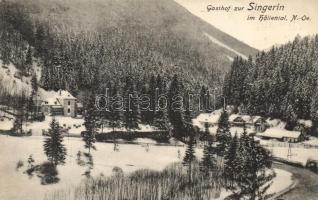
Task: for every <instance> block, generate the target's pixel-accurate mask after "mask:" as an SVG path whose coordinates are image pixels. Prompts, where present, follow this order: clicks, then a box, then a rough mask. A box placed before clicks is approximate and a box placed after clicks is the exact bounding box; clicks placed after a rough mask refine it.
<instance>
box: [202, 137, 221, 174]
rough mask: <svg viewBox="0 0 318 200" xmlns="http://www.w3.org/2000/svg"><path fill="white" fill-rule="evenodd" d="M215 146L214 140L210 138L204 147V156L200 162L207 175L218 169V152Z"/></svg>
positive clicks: (203, 171)
mask: <svg viewBox="0 0 318 200" xmlns="http://www.w3.org/2000/svg"><path fill="white" fill-rule="evenodd" d="M215 153H216V152H215V148H214V147H213V141H212V140H209V141H208V143H207V144H205V145H204V148H203V157H202V161H201V163H200V170H201V172H202V173H203V174H205V175H210V174H211V173H212V172H213V171H214V170H216V162H217V161H216V157H215V156H216V154H215Z"/></svg>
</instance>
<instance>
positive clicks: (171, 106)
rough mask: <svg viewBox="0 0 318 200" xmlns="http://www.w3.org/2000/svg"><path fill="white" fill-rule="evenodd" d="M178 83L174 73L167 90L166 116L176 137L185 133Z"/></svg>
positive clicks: (181, 98) (181, 99) (181, 97)
mask: <svg viewBox="0 0 318 200" xmlns="http://www.w3.org/2000/svg"><path fill="white" fill-rule="evenodd" d="M180 85H181V84H180V83H179V80H178V77H177V75H174V77H173V79H172V81H171V83H170V87H169V91H168V116H169V120H170V123H171V125H172V127H173V129H174V133H175V136H176V137H182V136H184V134H185V133H184V127H185V125H184V122H183V109H184V105H183V96H182V92H181V86H180Z"/></svg>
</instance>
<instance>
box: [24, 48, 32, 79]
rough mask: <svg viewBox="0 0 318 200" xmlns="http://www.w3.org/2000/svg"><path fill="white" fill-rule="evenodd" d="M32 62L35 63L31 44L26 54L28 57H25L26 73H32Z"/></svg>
mask: <svg viewBox="0 0 318 200" xmlns="http://www.w3.org/2000/svg"><path fill="white" fill-rule="evenodd" d="M32 64H33V61H32V50H31V47H30V46H29V48H28V51H27V54H26V58H25V65H26V66H25V68H26V70H25V72H26V74H29V73H30V70H31V69H32Z"/></svg>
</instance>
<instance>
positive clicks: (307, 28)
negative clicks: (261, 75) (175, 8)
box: [175, 0, 318, 50]
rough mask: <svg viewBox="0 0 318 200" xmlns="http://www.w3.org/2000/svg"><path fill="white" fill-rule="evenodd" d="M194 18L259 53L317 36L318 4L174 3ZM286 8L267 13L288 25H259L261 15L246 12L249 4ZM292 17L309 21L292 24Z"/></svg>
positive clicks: (286, 0)
mask: <svg viewBox="0 0 318 200" xmlns="http://www.w3.org/2000/svg"><path fill="white" fill-rule="evenodd" d="M175 1H176V2H177V3H179V4H180V5H182V6H183V7H185V8H186V9H187V10H188V11H190V12H191V13H193V14H194V15H196V16H198V17H200V18H201V19H203V20H205V21H206V22H208V23H210V24H212V25H213V26H215V27H217V28H219V29H220V30H222V31H223V32H225V33H228V34H229V35H232V36H233V37H235V38H237V39H238V40H241V41H243V42H245V43H247V44H248V45H250V46H252V47H254V48H257V49H259V50H265V49H268V48H270V47H271V46H273V45H278V44H284V43H286V42H288V41H290V40H293V39H294V38H295V36H297V35H300V36H305V35H313V34H316V33H318V0H175ZM251 2H254V3H255V4H258V5H277V4H278V3H279V4H280V5H283V6H284V10H282V11H267V12H266V13H264V14H267V15H272V16H276V15H279V16H285V15H286V16H287V19H288V21H267V22H260V21H259V20H258V17H259V15H260V14H262V13H261V12H260V11H247V8H249V4H250V3H251ZM208 5H212V6H213V7H220V6H231V9H232V10H230V11H229V12H226V11H210V12H208V10H207V6H208ZM234 6H241V7H244V9H243V11H233V7H234ZM248 15H254V16H256V17H257V20H255V21H249V20H247V17H248ZM293 15H298V16H303V15H306V16H308V17H309V18H310V20H305V21H302V20H298V21H296V22H295V21H294V22H290V19H292V16H293Z"/></svg>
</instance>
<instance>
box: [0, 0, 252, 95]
mask: <svg viewBox="0 0 318 200" xmlns="http://www.w3.org/2000/svg"><path fill="white" fill-rule="evenodd" d="M0 5H1V6H0V13H1V23H0V30H1V31H0V40H1V42H0V44H1V45H0V52H1V53H0V55H1V59H3V60H4V62H5V63H7V62H9V61H11V62H13V63H14V64H15V65H16V66H17V67H18V68H19V69H20V70H21V71H22V72H24V73H28V72H29V65H30V62H31V61H30V59H28V58H30V57H32V56H33V57H36V58H40V59H41V60H42V62H43V63H42V66H43V67H42V68H43V69H42V77H41V82H40V85H42V86H43V87H44V88H45V89H58V88H66V89H68V90H70V91H72V92H73V93H78V92H79V91H81V90H83V89H87V88H91V87H92V85H94V87H95V88H96V87H99V86H100V85H102V84H104V85H106V84H107V82H109V81H111V82H117V83H116V84H118V85H123V82H124V80H125V77H126V76H130V77H131V78H133V80H135V81H134V82H139V83H136V85H142V84H140V83H144V82H145V80H148V81H149V80H150V76H151V75H152V74H162V75H163V76H164V77H167V78H168V79H171V78H172V75H173V74H178V75H179V77H181V78H182V79H183V80H184V81H185V85H186V86H187V87H190V88H192V89H194V88H200V87H201V85H217V86H218V85H220V82H221V81H220V80H221V79H222V76H223V74H224V72H225V71H226V70H227V69H228V68H229V66H230V60H229V57H235V53H233V52H232V51H229V50H228V49H226V48H223V47H221V46H219V45H217V44H215V43H213V42H211V41H210V40H209V38H208V37H206V36H205V35H204V34H205V33H207V34H209V35H210V36H212V37H214V38H216V39H218V40H219V41H221V42H224V43H225V44H226V45H228V46H231V47H232V48H233V49H235V50H236V51H237V52H240V53H242V54H244V55H248V54H253V53H255V50H254V49H253V48H251V47H249V46H247V45H245V44H244V43H241V42H239V41H238V40H236V39H234V38H232V37H231V36H229V35H227V34H225V33H223V32H221V31H219V30H218V29H216V28H215V27H213V26H211V25H209V24H207V23H205V22H203V21H201V20H200V19H198V18H197V17H195V16H193V15H192V14H191V13H189V12H188V11H186V10H185V9H184V8H183V7H181V6H179V5H178V4H177V3H175V2H174V1H171V0H162V1H155V0H135V1H128V0H120V1H119V0H117V1H112V0H106V1H102V0H91V1H84V0H67V1H60V0H54V1H53V0H47V1H39V0H29V1H22V0H6V1H2V2H1V4H0ZM30 55H31V56H30ZM96 83H98V84H97V85H95V84H96ZM139 89H140V88H139Z"/></svg>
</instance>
